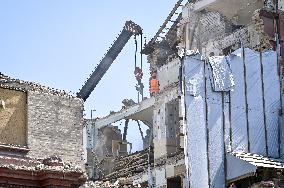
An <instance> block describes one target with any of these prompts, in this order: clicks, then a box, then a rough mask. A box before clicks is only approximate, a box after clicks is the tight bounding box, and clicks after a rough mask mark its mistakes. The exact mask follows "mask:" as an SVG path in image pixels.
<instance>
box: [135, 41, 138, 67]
mask: <svg viewBox="0 0 284 188" xmlns="http://www.w3.org/2000/svg"><path fill="white" fill-rule="evenodd" d="M134 40H135V56H134V63H135V67H134V68H136V65H137V50H138V49H137V38H136V35H134Z"/></svg>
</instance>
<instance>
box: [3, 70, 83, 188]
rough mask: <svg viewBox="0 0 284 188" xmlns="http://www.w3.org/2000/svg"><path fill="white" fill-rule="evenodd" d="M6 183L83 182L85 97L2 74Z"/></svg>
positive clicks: (68, 184) (47, 184) (18, 187)
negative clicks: (83, 98) (78, 96)
mask: <svg viewBox="0 0 284 188" xmlns="http://www.w3.org/2000/svg"><path fill="white" fill-rule="evenodd" d="M0 102H1V105H0V119H1V121H0V187H16V188H22V187H79V186H80V185H81V184H82V183H83V182H85V180H86V175H85V173H84V172H85V169H84V168H85V167H84V163H83V161H82V159H81V158H82V156H81V155H82V152H83V148H82V142H83V141H82V139H83V137H82V133H83V131H82V127H83V124H84V120H83V104H84V103H83V100H82V99H80V98H77V97H74V96H71V95H69V94H68V93H66V92H63V91H59V90H55V89H52V88H48V87H45V86H42V85H40V84H36V83H33V82H26V81H22V80H19V79H13V78H10V77H8V76H5V75H3V74H0Z"/></svg>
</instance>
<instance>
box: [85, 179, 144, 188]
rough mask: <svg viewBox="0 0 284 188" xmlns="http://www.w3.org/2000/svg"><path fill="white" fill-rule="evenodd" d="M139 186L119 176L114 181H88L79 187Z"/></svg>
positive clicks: (113, 187) (116, 187)
mask: <svg viewBox="0 0 284 188" xmlns="http://www.w3.org/2000/svg"><path fill="white" fill-rule="evenodd" d="M138 187H141V185H140V184H138V185H133V184H132V182H129V180H127V179H126V178H120V179H118V180H117V181H115V182H110V181H95V182H93V181H88V182H86V183H85V184H84V185H82V186H81V187H80V188H138Z"/></svg>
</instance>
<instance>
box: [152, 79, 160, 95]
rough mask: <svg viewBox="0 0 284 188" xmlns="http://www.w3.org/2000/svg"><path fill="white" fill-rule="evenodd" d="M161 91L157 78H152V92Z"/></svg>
mask: <svg viewBox="0 0 284 188" xmlns="http://www.w3.org/2000/svg"><path fill="white" fill-rule="evenodd" d="M157 92H159V82H158V80H157V79H156V78H154V79H151V80H150V93H157Z"/></svg>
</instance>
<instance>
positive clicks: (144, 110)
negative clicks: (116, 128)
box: [95, 97, 155, 129]
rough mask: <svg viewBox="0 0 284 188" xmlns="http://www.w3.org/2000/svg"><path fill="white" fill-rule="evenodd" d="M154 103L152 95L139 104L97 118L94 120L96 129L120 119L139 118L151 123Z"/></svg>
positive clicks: (148, 123)
mask: <svg viewBox="0 0 284 188" xmlns="http://www.w3.org/2000/svg"><path fill="white" fill-rule="evenodd" d="M154 103H155V99H154V98H153V97H152V98H149V99H146V100H143V101H142V102H140V103H139V104H136V105H133V106H130V107H128V108H126V109H122V110H120V111H119V112H115V113H113V114H110V115H108V116H106V117H103V118H100V119H97V120H96V121H95V127H96V128H97V129H100V128H102V127H104V126H107V125H109V124H111V123H115V122H117V121H119V120H122V119H134V120H141V121H143V122H144V123H146V124H147V125H151V124H152V119H153V118H152V114H153V106H154Z"/></svg>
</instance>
